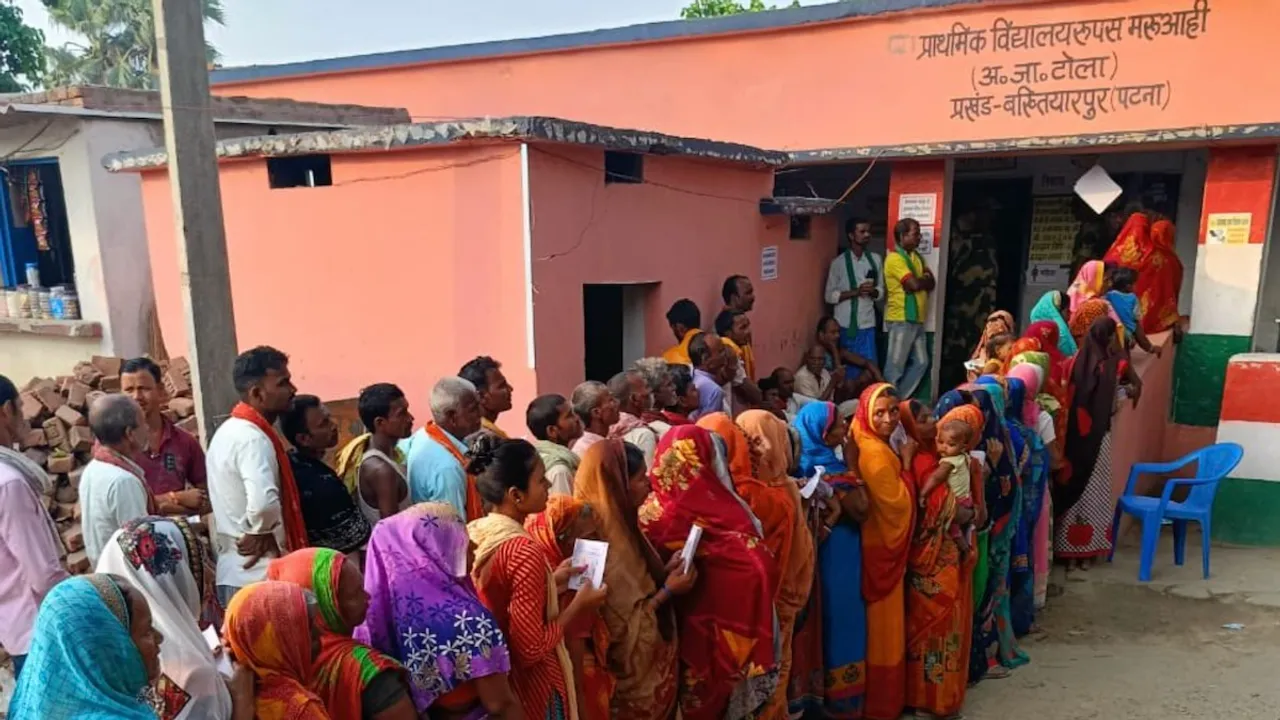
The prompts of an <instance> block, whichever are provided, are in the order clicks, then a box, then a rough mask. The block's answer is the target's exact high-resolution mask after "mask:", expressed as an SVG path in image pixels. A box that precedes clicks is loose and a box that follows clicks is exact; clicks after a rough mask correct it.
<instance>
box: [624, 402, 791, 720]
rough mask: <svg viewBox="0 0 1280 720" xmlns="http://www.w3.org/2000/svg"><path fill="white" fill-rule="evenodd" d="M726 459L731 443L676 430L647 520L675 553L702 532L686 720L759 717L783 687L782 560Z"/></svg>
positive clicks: (685, 602) (661, 448)
mask: <svg viewBox="0 0 1280 720" xmlns="http://www.w3.org/2000/svg"><path fill="white" fill-rule="evenodd" d="M717 444H719V445H720V448H717ZM723 453H724V450H723V441H720V440H717V439H716V438H715V436H714V435H713V434H712V433H710V432H709V431H707V430H704V429H703V428H700V427H697V426H687V425H686V426H680V427H674V428H672V429H671V431H670V432H668V433H667V435H666V437H664V438H663V439H662V442H661V443H659V444H658V454H657V460H656V461H655V462H654V466H653V469H652V470H651V471H650V473H649V483H650V487H651V488H652V489H653V492H652V493H650V495H649V497H648V499H647V500H645V503H644V505H643V506H642V507H641V508H640V513H639V518H640V529H641V531H642V532H643V533H644V535H645V537H646V538H648V539H649V542H651V543H652V544H653V546H654V547H655V548H657V549H658V551H659V552H663V553H668V554H670V555H675V554H678V552H679V551H680V550H681V548H683V546H684V543H685V540H686V539H687V538H688V536H689V530H690V529H691V528H692V527H693V526H694V525H695V524H697V525H699V526H700V527H702V538H701V540H700V542H699V543H698V548H697V555H696V558H697V563H698V573H699V575H700V576H701V580H700V582H699V583H698V584H697V586H696V587H694V588H693V590H692V591H691V592H690V593H689V594H688V596H687V597H685V598H682V599H681V600H680V601H679V603H678V604H677V616H678V618H679V630H680V644H679V650H680V660H681V673H682V678H681V683H680V689H681V693H680V713H681V715H682V716H683V717H684V719H685V720H703V719H706V720H710V719H712V718H715V719H717V720H719V719H720V718H725V719H726V720H741V719H742V718H751V717H755V716H756V714H757V713H758V712H759V711H760V709H761V708H762V707H763V706H764V705H765V704H766V703H767V702H768V701H769V699H770V697H772V695H773V692H774V690H776V689H777V685H778V654H779V648H778V647H777V645H776V639H777V638H776V634H775V631H776V627H777V616H776V615H775V613H774V605H773V598H774V596H775V590H776V587H777V578H778V566H777V561H776V560H775V559H774V557H773V555H772V553H770V552H769V550H768V548H767V547H766V546H765V544H764V542H763V534H762V531H761V527H760V522H759V521H758V520H757V519H756V518H755V516H754V515H752V514H751V511H750V510H749V509H748V507H747V504H746V502H744V501H743V500H742V498H741V497H739V496H738V494H737V493H736V492H735V491H734V489H733V480H732V478H731V477H730V476H729V470H728V463H727V461H726V460H725V459H724V457H723ZM726 630H728V631H729V632H726Z"/></svg>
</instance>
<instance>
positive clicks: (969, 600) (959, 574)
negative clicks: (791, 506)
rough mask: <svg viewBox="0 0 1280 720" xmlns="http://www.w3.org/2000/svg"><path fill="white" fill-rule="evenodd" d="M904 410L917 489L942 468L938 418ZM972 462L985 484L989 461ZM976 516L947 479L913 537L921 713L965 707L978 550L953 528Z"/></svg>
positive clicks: (916, 688) (913, 662)
mask: <svg viewBox="0 0 1280 720" xmlns="http://www.w3.org/2000/svg"><path fill="white" fill-rule="evenodd" d="M899 409H900V411H901V413H900V415H901V418H902V428H903V429H904V430H906V432H907V436H908V437H910V438H911V439H912V441H914V443H915V449H914V451H908V450H904V452H903V461H904V463H905V464H906V469H905V473H906V475H907V478H908V480H909V481H910V483H911V486H912V490H913V492H915V493H917V494H918V493H919V492H920V489H921V488H923V487H924V484H925V481H927V480H928V479H929V475H930V474H931V473H932V472H933V471H934V469H936V468H937V467H938V453H937V451H936V450H935V449H934V437H935V433H936V432H937V421H936V420H935V419H934V417H933V412H932V411H931V410H930V409H929V407H928V406H927V405H921V404H920V403H918V402H916V401H914V400H912V401H908V402H904V403H902V404H901V405H900V406H899ZM912 453H914V454H912ZM908 457H910V458H911V460H910V462H907V458H908ZM970 464H971V465H972V467H971V468H970V476H971V477H973V478H977V479H978V481H977V482H976V483H975V484H976V485H977V486H978V488H979V489H980V488H981V487H982V480H981V478H982V467H981V465H980V464H978V462H977V461H976V460H972V459H971V460H970ZM974 497H975V498H980V497H981V493H980V492H975V493H974ZM972 520H973V510H972V509H970V508H961V507H959V506H958V504H957V503H956V499H955V496H954V495H952V494H951V492H950V491H949V490H948V489H947V487H946V486H945V484H943V485H939V486H938V487H937V488H934V491H933V493H932V494H930V496H929V497H927V498H925V501H924V503H923V504H922V505H921V507H920V516H919V518H918V519H917V521H916V528H915V532H914V534H913V535H912V538H911V554H910V555H909V556H908V558H907V584H906V592H907V706H908V707H912V708H915V710H916V715H917V716H921V715H926V716H930V717H938V718H951V717H956V716H958V715H959V714H960V708H961V707H963V706H964V695H965V689H966V688H967V687H968V684H969V643H970V641H971V640H972V638H973V589H972V586H971V583H972V580H973V566H974V563H975V557H976V556H975V555H974V554H973V553H969V554H968V556H961V554H960V548H959V547H958V546H957V545H956V542H955V539H954V538H953V537H952V536H951V534H950V533H949V532H948V528H950V526H951V524H952V523H953V522H960V523H966V522H970V521H972Z"/></svg>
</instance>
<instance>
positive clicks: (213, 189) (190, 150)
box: [152, 0, 238, 445]
mask: <svg viewBox="0 0 1280 720" xmlns="http://www.w3.org/2000/svg"><path fill="white" fill-rule="evenodd" d="M152 7H153V8H154V10H155V26H156V46H157V47H158V49H159V53H160V98H161V102H162V104H163V110H164V142H165V147H166V148H167V150H168V152H169V184H170V186H171V187H172V189H173V217H174V223H175V224H176V225H177V229H178V232H177V237H178V270H179V272H180V273H181V282H180V288H181V292H182V304H183V307H184V309H185V312H186V319H187V347H188V350H189V355H190V357H189V358H188V360H189V362H190V363H191V385H192V389H193V390H194V391H195V401H196V413H197V417H198V418H199V419H200V433H201V437H202V438H203V440H204V443H205V444H206V445H207V444H208V442H209V438H211V437H213V432H214V430H216V429H217V427H218V425H219V424H221V422H222V421H223V420H224V419H226V417H227V416H228V414H229V413H230V412H231V408H232V407H233V406H234V405H235V403H236V401H237V399H238V398H237V395H236V391H235V387H234V384H233V383H232V378H231V370H232V365H233V364H234V363H235V358H236V354H237V345H236V321H235V314H234V312H233V310H232V305H231V276H230V272H229V270H228V266H227V239H226V230H225V228H224V227H223V224H222V192H221V189H220V187H219V185H218V158H217V147H216V144H217V140H216V137H215V135H214V129H213V113H212V111H211V109H210V101H209V67H208V59H207V58H206V56H205V41H204V13H203V10H202V7H201V2H200V0H152Z"/></svg>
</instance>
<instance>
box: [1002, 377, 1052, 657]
mask: <svg viewBox="0 0 1280 720" xmlns="http://www.w3.org/2000/svg"><path fill="white" fill-rule="evenodd" d="M1026 372H1027V371H1022V372H1016V368H1015V370H1014V371H1010V374H1009V375H1006V376H1005V384H1006V385H1007V386H1008V388H1009V390H1008V392H1009V405H1008V407H1007V408H1006V409H1005V420H1006V422H1008V424H1009V434H1010V437H1012V438H1013V440H1014V446H1015V448H1017V447H1018V446H1019V445H1021V446H1022V450H1021V453H1020V454H1023V455H1025V456H1026V461H1025V462H1024V463H1023V464H1022V472H1021V474H1020V478H1021V481H1022V482H1021V491H1020V492H1021V499H1020V502H1021V505H1020V508H1019V514H1018V527H1017V531H1016V533H1015V535H1014V539H1013V554H1012V559H1011V561H1010V577H1009V611H1010V617H1011V619H1012V620H1013V633H1014V635H1016V636H1019V637H1021V636H1023V635H1026V634H1027V633H1029V632H1031V631H1032V629H1033V627H1034V625H1035V610H1036V605H1035V577H1036V573H1037V571H1039V570H1040V568H1039V566H1038V565H1037V563H1036V556H1037V554H1040V555H1044V554H1047V553H1037V548H1036V545H1035V534H1036V527H1037V525H1038V524H1039V523H1040V521H1041V519H1042V518H1041V512H1042V511H1043V509H1044V506H1045V499H1046V497H1047V494H1048V486H1047V484H1046V483H1047V481H1048V477H1049V452H1048V450H1047V449H1046V448H1045V445H1044V442H1042V441H1041V439H1040V435H1039V433H1038V432H1037V429H1036V427H1037V425H1038V424H1039V421H1040V406H1039V405H1037V404H1036V402H1035V400H1034V399H1032V398H1029V397H1028V390H1029V389H1031V388H1029V387H1028V385H1027V383H1026V381H1025V380H1024V379H1023V377H1025V373H1026ZM1031 376H1032V377H1034V376H1035V371H1031ZM1038 389H1039V385H1038V382H1037V385H1036V387H1035V388H1034V389H1032V390H1038Z"/></svg>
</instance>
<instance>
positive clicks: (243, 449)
mask: <svg viewBox="0 0 1280 720" xmlns="http://www.w3.org/2000/svg"><path fill="white" fill-rule="evenodd" d="M232 372H233V375H234V381H235V386H236V391H237V392H238V393H240V402H239V403H237V404H236V406H235V408H233V409H232V410H231V417H230V418H228V419H227V420H226V422H224V423H222V425H221V426H220V427H218V430H217V432H216V433H215V434H214V436H213V440H212V441H211V442H210V443H209V451H208V452H207V453H206V454H205V464H206V468H207V470H208V483H209V485H208V487H209V502H210V503H211V504H212V505H213V518H214V525H215V527H216V528H217V535H216V537H215V538H214V544H215V546H216V547H217V550H218V571H217V589H218V601H219V602H220V603H221V604H222V605H223V607H226V604H227V603H228V602H230V601H231V597H232V596H233V595H235V593H236V592H237V591H238V590H239V589H240V588H242V587H244V586H246V585H248V584H250V583H254V582H258V581H260V580H265V579H266V577H267V561H269V560H270V559H271V558H274V557H279V556H280V555H283V554H285V553H288V552H291V551H293V550H301V549H302V548H304V547H306V546H307V528H306V525H305V524H304V522H303V519H302V504H301V501H300V500H299V497H298V486H297V484H296V483H295V482H294V479H293V470H292V468H291V467H290V465H289V458H288V456H287V455H286V454H285V448H284V441H283V440H282V439H281V438H280V435H279V434H278V433H277V432H276V430H275V428H274V427H272V426H273V425H274V424H275V421H276V419H277V418H279V417H280V416H281V415H283V414H284V413H285V412H288V410H289V407H290V406H291V405H292V404H293V396H294V395H295V394H297V392H298V390H297V388H295V387H294V386H293V377H292V376H291V375H290V374H289V356H288V355H285V354H284V353H282V352H280V351H279V350H277V349H275V348H273V347H267V346H261V347H256V348H253V349H252V350H246V351H245V352H243V353H241V354H240V356H239V357H237V358H236V363H235V366H234V368H233V370H232Z"/></svg>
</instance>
